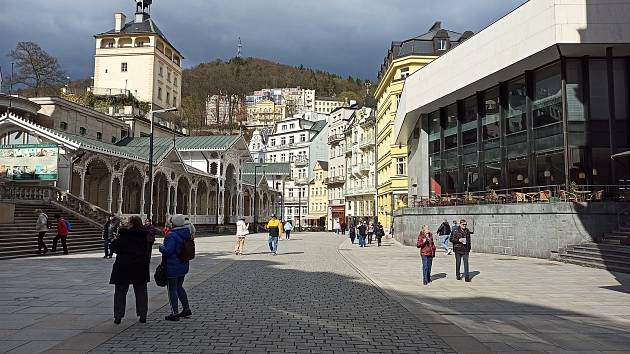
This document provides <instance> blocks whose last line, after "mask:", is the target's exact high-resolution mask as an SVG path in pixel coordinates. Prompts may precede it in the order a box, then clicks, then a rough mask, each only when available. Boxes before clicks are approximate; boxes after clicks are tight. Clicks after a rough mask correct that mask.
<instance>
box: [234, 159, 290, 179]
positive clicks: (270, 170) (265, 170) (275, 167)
mask: <svg viewBox="0 0 630 354" xmlns="http://www.w3.org/2000/svg"><path fill="white" fill-rule="evenodd" d="M254 166H261V167H259V168H257V169H256V170H257V175H259V176H260V175H276V176H290V175H291V163H289V162H269V163H264V164H260V163H246V164H244V165H243V172H242V173H243V175H252V176H253V175H254ZM262 166H264V167H262ZM252 181H253V179H252Z"/></svg>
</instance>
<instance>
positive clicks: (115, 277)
mask: <svg viewBox="0 0 630 354" xmlns="http://www.w3.org/2000/svg"><path fill="white" fill-rule="evenodd" d="M111 250H112V251H113V252H114V253H116V260H115V261H114V266H113V267H112V274H111V277H110V278H109V283H110V284H113V285H114V286H115V287H114V323H115V324H120V321H121V320H122V318H123V317H125V308H126V306H127V292H128V291H129V285H133V293H134V295H135V297H136V315H137V316H138V317H139V318H140V322H141V323H145V322H146V321H147V312H148V311H149V296H148V293H147V283H148V282H149V280H150V279H151V278H150V276H149V262H150V258H149V257H147V231H146V229H145V227H144V226H143V225H142V219H140V217H139V216H132V217H131V218H130V219H129V223H128V224H127V225H126V226H125V227H122V228H120V233H119V237H117V238H115V239H113V240H112V242H111Z"/></svg>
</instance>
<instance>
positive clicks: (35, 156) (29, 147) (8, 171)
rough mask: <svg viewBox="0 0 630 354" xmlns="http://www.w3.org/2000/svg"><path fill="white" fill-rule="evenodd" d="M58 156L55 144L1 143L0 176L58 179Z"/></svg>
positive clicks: (17, 179)
mask: <svg viewBox="0 0 630 354" xmlns="http://www.w3.org/2000/svg"><path fill="white" fill-rule="evenodd" d="M58 157H59V147H58V146H57V145H54V144H25V145H0V177H2V178H7V179H11V180H16V181H30V180H43V181H56V180H57V162H58Z"/></svg>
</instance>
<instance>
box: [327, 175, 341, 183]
mask: <svg viewBox="0 0 630 354" xmlns="http://www.w3.org/2000/svg"><path fill="white" fill-rule="evenodd" d="M345 182H346V177H345V176H335V177H328V178H325V179H324V184H339V183H345Z"/></svg>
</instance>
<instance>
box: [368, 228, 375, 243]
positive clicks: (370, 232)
mask: <svg viewBox="0 0 630 354" xmlns="http://www.w3.org/2000/svg"><path fill="white" fill-rule="evenodd" d="M367 237H368V245H371V244H372V238H374V224H372V223H370V225H368V229H367Z"/></svg>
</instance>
